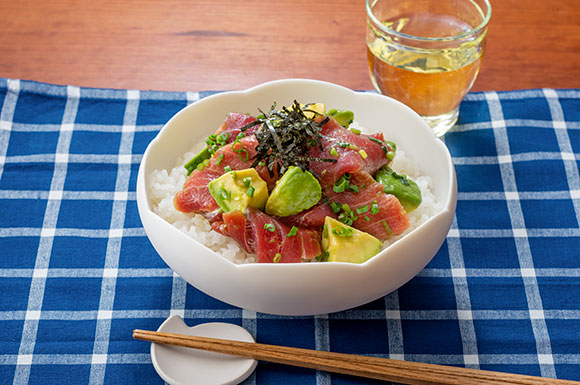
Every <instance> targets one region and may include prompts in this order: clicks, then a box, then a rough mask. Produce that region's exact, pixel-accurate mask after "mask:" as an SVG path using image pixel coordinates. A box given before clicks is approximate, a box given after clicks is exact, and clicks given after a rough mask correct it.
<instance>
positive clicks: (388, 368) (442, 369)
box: [133, 329, 580, 385]
mask: <svg viewBox="0 0 580 385" xmlns="http://www.w3.org/2000/svg"><path fill="white" fill-rule="evenodd" d="M133 338H134V339H137V340H143V341H150V342H156V343H161V344H167V345H174V346H182V347H186V348H193V349H200V350H207V351H211V352H216V353H223V354H228V355H233V356H238V357H245V358H253V359H256V360H261V361H269V362H275V363H279V364H286V365H293V366H300V367H303V368H310V369H317V370H324V371H327V372H333V373H342V374H348V375H353V376H359V377H365V378H373V379H377V380H384V381H393V382H399V383H404V384H417V385H426V384H454V385H459V384H461V385H464V384H465V385H467V384H496V385H501V384H504V385H505V384H511V385H542V384H570V385H572V384H580V382H576V381H566V380H556V379H553V378H542V377H534V376H526V375H519V374H511V373H500V372H491V371H486V370H476V369H466V368H458V367H453V366H443V365H434V364H423V363H419V362H407V361H400V360H392V359H386V358H376V357H367V356H359V355H354V354H344V353H331V352H326V351H318V350H311V349H300V348H291V347H286V346H277V345H266V344H259V343H253V342H241V341H233V340H224V339H218V338H209V337H197V336H189V335H183V334H174V333H162V332H155V331H149V330H139V329H136V330H134V331H133Z"/></svg>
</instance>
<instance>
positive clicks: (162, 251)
mask: <svg viewBox="0 0 580 385" xmlns="http://www.w3.org/2000/svg"><path fill="white" fill-rule="evenodd" d="M295 99H296V100H299V101H309V102H310V101H317V102H323V103H325V104H326V105H327V106H332V107H338V108H341V109H348V110H351V111H353V112H354V114H355V118H356V120H357V121H358V122H359V123H360V125H361V126H363V127H366V128H368V129H369V130H370V131H372V132H376V131H382V132H384V134H385V138H388V140H391V141H393V142H395V143H396V144H397V145H398V146H399V147H400V148H403V149H405V153H406V154H407V155H408V157H410V158H412V159H414V160H416V161H417V163H418V164H419V165H420V167H421V168H422V173H423V175H429V176H430V177H431V179H432V181H433V184H434V191H433V193H434V195H435V196H436V197H437V200H438V201H439V202H441V203H442V204H443V210H442V211H441V212H439V213H438V214H436V215H435V216H433V217H432V218H430V219H429V220H428V221H426V222H425V223H423V224H422V225H421V226H419V227H418V228H416V229H415V230H414V231H412V232H411V233H409V234H408V235H406V236H405V237H403V238H402V239H400V240H399V241H397V242H395V243H394V244H392V245H391V246H389V247H388V248H386V249H385V250H383V251H382V252H381V253H380V254H378V255H376V256H375V257H373V258H371V259H370V260H368V261H367V262H365V263H363V264H351V263H341V262H326V263H302V264H246V265H236V264H234V263H232V262H230V261H229V260H227V259H225V258H223V257H221V256H219V255H217V254H216V253H215V252H213V251H212V250H210V249H209V248H207V247H205V246H203V245H201V244H200V243H198V242H197V241H195V240H194V239H192V238H190V237H189V236H187V235H186V234H184V233H182V232H181V231H179V230H177V229H176V228H174V227H173V226H172V225H170V224H169V223H168V222H166V221H165V220H163V219H162V218H161V217H159V216H158V215H157V214H155V213H154V212H153V211H152V210H151V207H150V204H151V203H150V201H149V199H148V196H147V194H148V192H147V187H146V186H148V183H147V182H148V179H149V177H150V175H151V173H152V171H153V170H156V169H167V170H171V169H172V168H173V167H174V165H175V161H176V160H177V158H178V157H179V156H181V154H184V153H185V152H187V151H189V150H191V148H192V147H193V146H194V145H195V144H196V143H200V142H201V141H203V140H204V139H205V137H207V136H208V135H210V134H212V133H213V132H214V131H215V130H216V129H217V128H218V127H219V126H220V124H221V123H222V122H223V120H224V118H225V116H226V114H227V113H228V112H233V111H235V112H251V113H256V112H257V108H258V107H259V108H262V109H268V108H269V107H270V105H271V104H272V102H274V101H276V102H277V103H278V106H283V105H285V106H288V105H291V104H292V102H293V101H294V100H295ZM456 202H457V183H456V177H455V169H454V167H453V163H452V161H451V156H450V154H449V152H448V150H447V148H446V147H445V145H444V144H443V143H442V142H441V141H440V140H439V139H438V138H437V137H436V136H435V135H434V134H433V133H432V131H431V129H430V128H429V127H428V126H427V124H426V123H425V122H424V121H423V120H422V119H421V118H420V117H419V115H417V114H416V113H415V112H414V111H412V110H411V109H410V108H408V107H406V106H405V105H403V104H401V103H399V102H397V101H395V100H393V99H391V98H388V97H385V96H382V95H377V94H374V93H361V92H354V91H352V90H349V89H347V88H344V87H341V86H338V85H335V84H331V83H326V82H321V81H314V80H304V79H290V80H278V81H273V82H269V83H264V84H262V85H259V86H256V87H253V88H250V89H249V90H246V91H235V92H225V93H220V94H216V95H213V96H210V97H207V98H204V99H202V100H199V101H198V102H195V103H193V104H191V105H189V106H187V107H185V108H184V109H183V110H181V111H180V112H178V113H177V114H176V115H175V116H174V117H173V118H171V120H170V121H169V122H168V123H167V124H166V125H165V126H164V127H163V129H162V130H161V132H160V133H159V134H158V135H157V137H156V138H155V139H154V140H153V141H152V142H151V143H150V144H149V146H148V148H147V150H146V151H145V154H144V156H143V160H142V162H141V166H140V168H139V176H138V179H137V204H138V207H139V214H140V216H141V220H142V222H143V227H144V228H145V231H146V233H147V236H148V237H149V239H150V241H151V243H152V244H153V246H154V247H155V249H156V250H157V252H158V253H159V255H160V256H161V257H162V258H163V260H164V261H165V262H166V263H167V264H168V265H169V266H170V267H171V268H172V269H173V270H174V271H175V272H176V273H177V274H179V275H180V276H181V277H182V278H183V279H185V280H186V281H187V282H188V283H190V284H191V285H193V286H194V287H196V288H197V289H199V290H201V291H202V292H204V293H206V294H208V295H210V296H212V297H215V298H217V299H219V300H221V301H224V302H226V303H229V304H231V305H234V306H238V307H241V308H245V309H250V310H255V311H258V312H263V313H271V314H280V315H313V314H324V313H331V312H336V311H341V310H345V309H349V308H352V307H356V306H358V305H362V304H365V303H367V302H370V301H373V300H375V299H377V298H380V297H382V296H384V295H386V294H388V293H390V292H391V291H393V290H395V289H397V288H399V287H400V286H401V285H403V284H404V283H406V282H407V281H408V280H410V279H411V278H413V277H414V276H415V275H416V274H417V273H418V272H419V271H420V270H421V269H423V267H425V265H426V264H427V263H428V262H429V261H430V260H431V259H432V258H433V256H434V255H435V253H436V252H437V250H438V249H439V248H440V247H441V245H442V243H443V241H444V240H445V236H446V235H447V232H448V231H449V228H450V226H451V221H452V218H453V215H454V212H455V206H456Z"/></svg>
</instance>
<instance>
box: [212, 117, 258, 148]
mask: <svg viewBox="0 0 580 385" xmlns="http://www.w3.org/2000/svg"><path fill="white" fill-rule="evenodd" d="M255 121H256V118H255V117H253V116H251V115H248V114H242V113H240V112H230V113H229V114H228V116H227V117H226V120H224V122H223V123H222V125H221V126H220V128H218V130H217V131H216V135H219V134H221V133H222V132H227V133H228V138H227V140H226V143H232V142H233V141H234V140H236V137H237V136H238V135H239V134H240V132H242V128H243V127H244V126H246V125H248V124H250V123H253V122H255ZM258 127H260V125H259V124H256V125H255V126H252V127H249V128H248V129H246V130H245V131H244V134H246V136H250V135H254V133H255V132H256V130H257V129H258Z"/></svg>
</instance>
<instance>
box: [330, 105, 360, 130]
mask: <svg viewBox="0 0 580 385" xmlns="http://www.w3.org/2000/svg"><path fill="white" fill-rule="evenodd" d="M328 115H330V116H332V117H333V118H334V120H336V122H337V123H338V124H340V125H341V126H343V127H344V128H348V126H350V124H351V123H352V122H353V121H354V113H353V112H352V111H348V110H337V109H335V108H333V109H332V110H330V111H328Z"/></svg>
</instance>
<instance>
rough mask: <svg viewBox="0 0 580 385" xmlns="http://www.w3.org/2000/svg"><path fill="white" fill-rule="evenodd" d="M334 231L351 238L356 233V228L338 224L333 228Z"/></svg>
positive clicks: (340, 235)
mask: <svg viewBox="0 0 580 385" xmlns="http://www.w3.org/2000/svg"><path fill="white" fill-rule="evenodd" d="M332 233H333V234H336V235H338V236H339V237H345V238H349V237H352V235H353V234H354V229H353V228H350V227H349V228H346V227H342V226H336V227H335V228H334V229H332Z"/></svg>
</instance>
